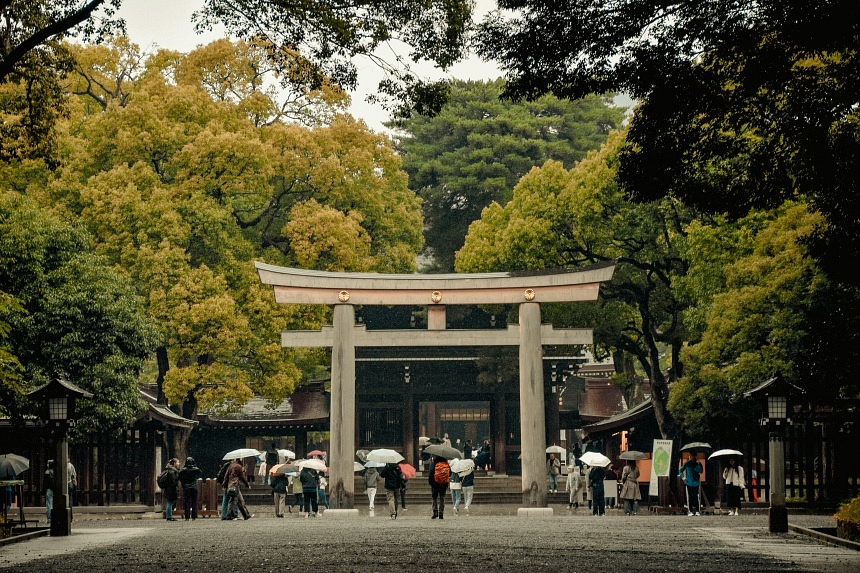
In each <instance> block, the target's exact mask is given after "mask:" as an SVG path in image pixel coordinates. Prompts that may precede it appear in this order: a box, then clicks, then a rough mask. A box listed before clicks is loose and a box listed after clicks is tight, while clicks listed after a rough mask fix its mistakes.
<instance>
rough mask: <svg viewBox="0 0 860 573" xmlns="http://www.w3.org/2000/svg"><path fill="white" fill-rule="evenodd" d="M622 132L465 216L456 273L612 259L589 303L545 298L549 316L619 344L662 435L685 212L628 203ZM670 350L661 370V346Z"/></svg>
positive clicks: (675, 344)
mask: <svg viewBox="0 0 860 573" xmlns="http://www.w3.org/2000/svg"><path fill="white" fill-rule="evenodd" d="M623 142H624V132H615V133H614V134H612V135H611V136H610V138H609V140H608V141H607V143H606V144H605V145H604V146H603V147H602V148H601V150H600V151H599V152H593V153H592V154H590V155H589V156H588V157H587V158H586V159H584V160H583V161H581V162H579V163H578V164H577V165H576V166H575V167H574V168H573V169H572V170H570V171H568V170H566V169H564V167H563V165H561V164H560V163H558V162H556V161H548V162H547V163H546V164H544V166H543V167H541V168H534V169H532V171H531V172H529V173H528V174H527V175H526V176H525V177H523V179H522V180H521V181H520V182H519V183H518V184H517V186H516V188H515V189H514V195H513V199H512V200H511V201H510V202H509V203H508V204H507V205H505V206H504V207H502V206H501V205H499V204H498V203H493V204H492V205H490V206H489V207H487V208H486V209H485V210H484V213H483V214H482V217H481V220H480V221H476V222H475V223H473V224H472V226H471V227H470V229H469V235H468V236H467V237H466V244H465V245H464V246H463V249H462V250H461V251H460V252H459V253H458V254H457V270H458V271H497V270H534V269H547V268H570V267H575V266H582V265H585V264H589V263H597V262H605V261H617V264H618V266H617V268H616V271H615V275H614V277H613V280H612V281H611V282H609V283H608V284H606V285H603V286H602V287H601V300H600V302H599V303H597V304H596V305H580V304H577V305H563V306H556V305H548V306H547V308H546V310H545V313H546V317H547V318H548V319H552V321H553V323H554V324H561V325H565V326H582V325H584V324H586V325H587V326H593V327H595V340H596V341H599V342H601V343H602V344H604V345H606V346H608V347H610V348H612V349H614V350H615V349H617V350H621V351H624V352H625V353H628V354H629V355H630V356H632V357H633V359H634V360H636V361H637V362H638V364H639V365H640V366H641V368H642V370H644V371H645V372H646V373H647V375H648V377H649V379H650V380H651V386H652V392H651V402H652V403H653V405H654V411H655V413H656V417H657V422H658V424H659V426H660V429H661V432H662V433H663V435H664V436H667V437H675V436H676V435H677V431H678V428H677V427H676V424H675V422H674V420H673V418H672V416H671V414H670V412H669V411H668V410H667V403H668V400H669V383H670V382H672V381H673V380H674V379H676V378H677V376H678V375H679V371H678V369H679V368H680V360H679V354H680V350H681V348H682V346H683V344H684V342H685V341H686V336H687V335H686V331H685V329H684V325H683V322H682V320H681V316H682V313H683V310H684V305H683V304H682V303H681V302H680V301H679V300H678V299H677V298H676V297H675V296H674V293H673V290H672V280H673V278H674V277H676V276H679V275H683V274H684V272H685V271H686V262H685V261H684V260H683V259H682V258H681V257H680V254H679V250H678V249H679V246H680V244H681V243H682V238H683V233H684V228H685V226H686V224H687V223H688V222H689V221H690V219H691V216H690V214H689V212H688V211H687V210H685V209H684V208H683V207H682V206H680V205H679V204H678V203H677V202H674V201H669V200H663V201H658V202H653V203H649V204H635V203H632V202H630V201H629V200H627V199H626V198H625V196H624V194H623V192H622V190H621V188H620V187H619V186H618V184H617V178H616V171H615V170H616V166H617V156H618V153H619V152H620V149H621V147H622V145H623ZM664 348H668V349H669V351H670V353H671V360H670V368H669V370H668V374H667V372H666V371H664V369H663V364H662V362H661V354H662V353H663V350H664Z"/></svg>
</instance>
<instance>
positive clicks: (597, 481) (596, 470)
mask: <svg viewBox="0 0 860 573" xmlns="http://www.w3.org/2000/svg"><path fill="white" fill-rule="evenodd" d="M604 478H606V470H605V469H604V468H602V467H600V466H595V467H593V468H591V470H590V471H589V472H588V484H589V485H590V486H591V497H592V500H591V514H592V515H606V498H605V497H604V494H605V490H604V487H603V480H604Z"/></svg>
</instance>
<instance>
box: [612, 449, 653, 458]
mask: <svg viewBox="0 0 860 573" xmlns="http://www.w3.org/2000/svg"><path fill="white" fill-rule="evenodd" d="M647 457H648V456H646V455H645V454H644V453H643V452H640V451H638V450H627V451H626V452H621V455H620V456H618V459H619V460H644V459H645V458H647Z"/></svg>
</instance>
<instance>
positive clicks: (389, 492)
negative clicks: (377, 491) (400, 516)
mask: <svg viewBox="0 0 860 573" xmlns="http://www.w3.org/2000/svg"><path fill="white" fill-rule="evenodd" d="M379 475H380V476H381V477H382V478H383V479H384V480H385V481H384V482H383V485H384V486H385V499H386V501H387V502H388V513H389V515H391V519H397V496H399V495H400V482H401V481H402V480H401V473H400V466H399V465H397V464H385V467H384V468H382V471H381V472H380V473H379Z"/></svg>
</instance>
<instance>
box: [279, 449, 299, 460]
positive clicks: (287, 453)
mask: <svg viewBox="0 0 860 573" xmlns="http://www.w3.org/2000/svg"><path fill="white" fill-rule="evenodd" d="M278 455H279V456H281V457H282V458H284V459H286V460H294V459H296V453H295V452H293V451H291V450H278Z"/></svg>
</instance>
